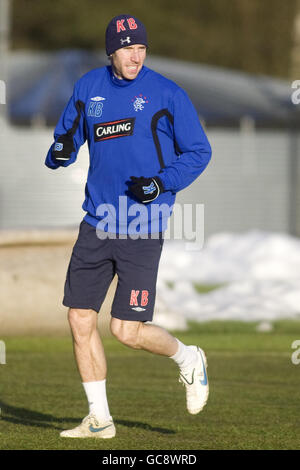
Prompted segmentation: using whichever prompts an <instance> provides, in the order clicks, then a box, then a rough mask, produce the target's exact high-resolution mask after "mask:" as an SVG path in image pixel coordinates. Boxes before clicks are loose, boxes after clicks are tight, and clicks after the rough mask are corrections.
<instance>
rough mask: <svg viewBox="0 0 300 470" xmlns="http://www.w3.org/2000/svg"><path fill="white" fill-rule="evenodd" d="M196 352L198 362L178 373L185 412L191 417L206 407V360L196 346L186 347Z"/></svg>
mask: <svg viewBox="0 0 300 470" xmlns="http://www.w3.org/2000/svg"><path fill="white" fill-rule="evenodd" d="M188 347H189V348H192V349H194V350H195V351H196V352H197V355H198V360H197V363H196V365H195V366H194V367H189V368H188V369H184V370H181V371H180V374H179V382H181V383H182V384H183V385H185V388H186V405H187V410H188V412H189V413H191V414H192V415H196V414H197V413H199V412H200V411H201V410H202V408H203V407H204V406H205V405H206V402H207V399H208V394H209V386H208V378H207V370H206V369H207V360H206V356H205V353H204V351H203V350H202V349H200V348H199V347H198V346H188Z"/></svg>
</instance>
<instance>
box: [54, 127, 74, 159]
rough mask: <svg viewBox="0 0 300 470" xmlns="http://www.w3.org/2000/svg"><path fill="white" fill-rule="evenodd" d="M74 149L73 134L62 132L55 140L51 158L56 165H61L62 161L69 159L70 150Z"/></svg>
mask: <svg viewBox="0 0 300 470" xmlns="http://www.w3.org/2000/svg"><path fill="white" fill-rule="evenodd" d="M74 151H75V147H74V142H73V136H72V135H70V134H68V133H67V134H62V135H60V136H59V137H58V139H57V140H56V141H55V144H54V146H53V150H52V160H53V163H55V164H56V165H63V164H64V162H66V161H68V160H70V158H71V154H72V152H74Z"/></svg>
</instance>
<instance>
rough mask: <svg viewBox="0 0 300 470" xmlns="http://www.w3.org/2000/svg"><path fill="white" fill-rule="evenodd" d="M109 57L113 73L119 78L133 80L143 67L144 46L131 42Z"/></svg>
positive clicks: (144, 57)
mask: <svg viewBox="0 0 300 470" xmlns="http://www.w3.org/2000/svg"><path fill="white" fill-rule="evenodd" d="M111 58H112V66H113V69H114V73H115V75H116V76H117V77H118V78H120V79H124V78H125V79H127V80H133V79H134V78H136V77H137V75H138V74H139V72H140V70H141V68H142V67H143V63H144V60H145V59H146V46H144V45H143V44H133V45H132V46H128V47H122V49H118V50H116V51H115V52H114V53H113V54H112V55H111Z"/></svg>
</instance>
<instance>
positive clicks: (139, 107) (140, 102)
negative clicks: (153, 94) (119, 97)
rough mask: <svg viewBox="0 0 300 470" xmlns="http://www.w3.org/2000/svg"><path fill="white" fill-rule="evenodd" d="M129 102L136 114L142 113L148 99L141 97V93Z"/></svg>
mask: <svg viewBox="0 0 300 470" xmlns="http://www.w3.org/2000/svg"><path fill="white" fill-rule="evenodd" d="M131 101H132V103H133V107H134V110H135V111H136V112H138V111H143V109H144V105H145V104H146V103H149V101H148V98H147V97H146V96H143V95H142V94H141V93H140V94H139V96H135V97H134V98H133V99H132V100H131Z"/></svg>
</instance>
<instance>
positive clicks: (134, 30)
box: [105, 15, 148, 55]
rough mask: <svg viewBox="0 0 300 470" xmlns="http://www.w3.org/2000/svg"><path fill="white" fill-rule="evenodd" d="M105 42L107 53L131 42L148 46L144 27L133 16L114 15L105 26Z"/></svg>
mask: <svg viewBox="0 0 300 470" xmlns="http://www.w3.org/2000/svg"><path fill="white" fill-rule="evenodd" d="M105 44H106V53H107V55H110V54H112V53H113V52H115V51H116V50H117V49H121V48H122V47H127V46H130V45H132V44H143V45H145V46H146V47H148V42H147V32H146V28H145V26H144V25H143V23H141V21H140V20H138V19H137V18H136V17H135V16H132V15H119V16H115V17H114V18H113V19H112V20H111V21H110V22H109V24H108V26H107V28H106V33H105Z"/></svg>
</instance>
